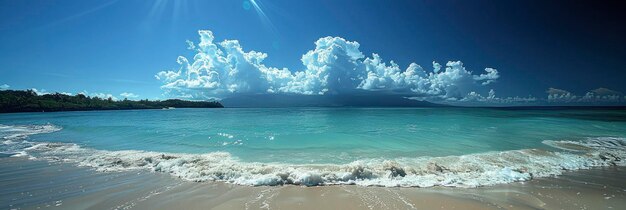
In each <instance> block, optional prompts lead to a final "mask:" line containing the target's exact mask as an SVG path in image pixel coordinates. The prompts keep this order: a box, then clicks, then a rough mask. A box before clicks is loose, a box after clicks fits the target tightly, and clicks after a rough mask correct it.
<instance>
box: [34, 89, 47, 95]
mask: <svg viewBox="0 0 626 210" xmlns="http://www.w3.org/2000/svg"><path fill="white" fill-rule="evenodd" d="M31 90H32V91H33V92H35V93H37V95H40V96H41V95H47V94H50V93H49V92H48V91H46V90H45V89H40V90H37V88H31Z"/></svg>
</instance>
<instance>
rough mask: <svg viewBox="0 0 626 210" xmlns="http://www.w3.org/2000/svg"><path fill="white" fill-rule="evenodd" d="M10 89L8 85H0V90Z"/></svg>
mask: <svg viewBox="0 0 626 210" xmlns="http://www.w3.org/2000/svg"><path fill="white" fill-rule="evenodd" d="M10 87H11V86H9V85H7V84H3V85H0V90H7V89H9V88H10Z"/></svg>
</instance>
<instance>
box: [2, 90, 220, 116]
mask: <svg viewBox="0 0 626 210" xmlns="http://www.w3.org/2000/svg"><path fill="white" fill-rule="evenodd" d="M169 107H175V108H222V107H223V106H222V104H220V103H219V102H216V101H184V100H179V99H169V100H165V101H149V100H147V99H146V100H139V101H131V100H128V99H124V100H121V101H115V100H113V99H111V98H107V99H103V98H98V97H89V96H85V95H83V94H78V95H75V96H69V95H65V94H60V93H55V94H46V95H37V93H35V92H34V91H32V90H2V91H0V113H2V112H56V111H88V110H123V109H162V108H169Z"/></svg>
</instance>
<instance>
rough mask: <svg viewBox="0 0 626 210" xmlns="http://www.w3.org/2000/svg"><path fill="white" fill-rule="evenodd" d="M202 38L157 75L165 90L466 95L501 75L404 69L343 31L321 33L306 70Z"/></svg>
mask: <svg viewBox="0 0 626 210" xmlns="http://www.w3.org/2000/svg"><path fill="white" fill-rule="evenodd" d="M198 34H199V35H200V42H199V43H198V44H197V45H196V44H194V43H193V42H191V41H188V42H187V44H188V46H189V47H188V48H189V49H191V50H193V51H195V53H196V54H195V55H194V56H193V58H192V59H191V60H189V59H187V58H186V57H183V56H179V57H178V59H177V62H178V63H179V64H180V68H179V69H178V70H176V71H161V72H159V73H157V74H156V75H155V77H156V79H158V80H160V81H161V82H162V83H163V85H162V86H161V88H162V89H163V90H164V91H165V94H166V95H169V96H174V97H183V98H200V99H205V98H218V99H219V98H226V97H230V96H233V95H237V94H256V93H285V94H305V95H324V94H346V93H350V92H354V91H377V92H393V93H399V94H405V95H410V96H420V97H440V98H441V97H443V98H459V99H460V98H462V97H464V96H465V95H466V94H468V93H470V92H472V90H474V89H476V88H478V87H480V86H484V85H489V84H491V83H493V82H495V81H496V80H497V79H498V78H499V77H500V75H499V73H498V71H497V70H496V69H493V68H486V69H485V70H484V72H483V73H481V74H473V73H472V71H469V70H467V69H465V67H464V66H463V63H462V62H461V61H449V62H447V63H446V65H445V67H444V66H443V65H441V64H439V63H437V62H433V63H432V65H433V70H432V71H427V70H424V68H422V67H421V66H420V65H417V64H415V63H411V64H410V65H409V66H408V67H407V68H404V69H402V68H401V67H400V66H399V65H398V64H396V63H395V62H393V61H390V62H389V63H387V62H385V61H384V60H383V59H382V58H381V57H380V56H379V55H378V54H375V53H373V54H372V55H371V56H369V57H368V56H365V55H364V54H363V52H361V51H360V50H359V46H360V45H359V43H358V42H356V41H349V40H345V39H343V38H341V37H323V38H320V39H318V40H317V41H316V42H315V48H314V49H312V50H310V51H308V52H307V53H305V54H304V55H302V58H301V61H302V64H303V66H304V68H303V70H300V71H294V72H292V71H290V70H289V69H287V68H276V67H269V66H266V65H265V64H264V63H263V60H264V59H265V58H267V56H268V55H267V54H265V53H262V52H256V51H248V52H246V51H244V50H243V47H242V46H241V45H240V43H239V41H237V40H224V41H221V42H215V37H214V36H213V33H212V32H211V31H208V30H201V31H199V32H198Z"/></svg>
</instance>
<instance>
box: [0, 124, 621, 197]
mask: <svg viewBox="0 0 626 210" xmlns="http://www.w3.org/2000/svg"><path fill="white" fill-rule="evenodd" d="M11 127H12V128H11ZM7 128H8V129H13V130H20V129H22V130H23V133H21V134H22V135H14V134H16V133H14V134H12V136H4V137H3V138H4V139H5V140H10V141H11V142H13V143H12V144H13V145H16V144H17V145H20V146H19V147H20V148H21V150H20V151H19V153H16V154H18V155H21V156H24V155H28V156H29V157H31V158H37V159H45V160H49V161H65V162H71V163H75V164H77V165H79V166H86V167H92V168H94V169H95V170H97V171H105V172H106V171H127V170H149V171H153V172H161V173H168V174H170V175H173V176H176V177H179V178H181V179H184V180H188V181H197V182H203V181H223V182H228V183H233V184H239V185H252V186H259V185H285V184H292V185H304V186H317V185H342V184H356V185H363V186H385V187H432V186H450V187H478V186H487V185H494V184H504V183H511V182H517V181H527V180H531V179H533V178H538V177H550V176H557V175H560V174H562V173H563V172H564V171H571V170H579V169H589V168H592V167H600V166H614V165H618V166H626V162H625V161H623V160H624V158H626V139H624V138H616V137H598V138H588V139H585V140H582V141H567V140H563V141H544V143H545V144H546V145H550V146H553V147H555V148H559V149H563V151H548V150H542V149H522V150H513V151H503V152H488V153H480V154H470V155H462V156H448V157H419V158H397V159H392V160H388V159H363V160H357V161H354V162H351V163H348V164H300V165H294V164H285V163H259V162H243V161H240V160H238V159H237V158H236V157H233V156H231V155H230V154H229V153H226V152H213V153H206V154H185V153H161V152H150V151H138V150H123V151H107V150H97V149H92V148H84V147H81V146H79V145H77V144H69V143H50V142H28V141H26V140H24V138H23V137H24V136H27V135H32V134H37V133H45V132H54V131H56V130H58V129H60V128H59V127H57V126H54V125H47V127H39V126H22V127H19V126H4V127H1V126H0V131H2V129H7ZM0 133H4V132H0ZM18 133H19V132H18ZM14 137H15V138H20V139H21V140H22V141H21V142H19V143H15V141H14V140H17V139H12V138H14ZM5 146H6V144H5Z"/></svg>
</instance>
